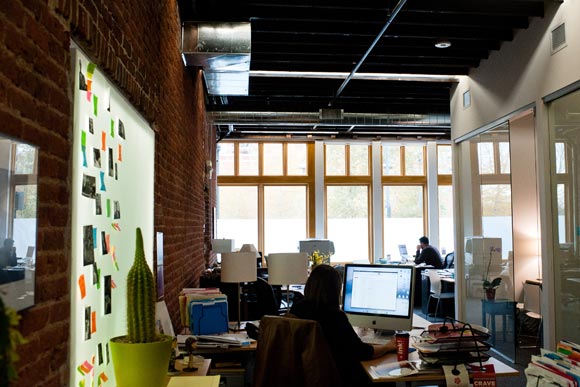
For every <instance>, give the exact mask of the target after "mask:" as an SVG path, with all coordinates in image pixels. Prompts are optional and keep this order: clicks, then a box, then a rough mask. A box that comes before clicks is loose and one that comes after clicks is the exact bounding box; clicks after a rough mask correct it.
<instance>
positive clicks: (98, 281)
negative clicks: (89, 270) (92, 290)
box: [97, 268, 101, 289]
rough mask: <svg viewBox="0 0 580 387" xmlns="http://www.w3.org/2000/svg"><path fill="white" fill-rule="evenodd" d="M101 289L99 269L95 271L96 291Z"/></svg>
mask: <svg viewBox="0 0 580 387" xmlns="http://www.w3.org/2000/svg"><path fill="white" fill-rule="evenodd" d="M100 288H101V269H100V268H99V269H97V289H100Z"/></svg>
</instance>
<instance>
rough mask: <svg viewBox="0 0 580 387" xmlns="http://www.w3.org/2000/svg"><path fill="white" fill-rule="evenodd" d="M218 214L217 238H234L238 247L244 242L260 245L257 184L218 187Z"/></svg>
mask: <svg viewBox="0 0 580 387" xmlns="http://www.w3.org/2000/svg"><path fill="white" fill-rule="evenodd" d="M240 198H244V200H240ZM217 216H218V224H217V235H216V238H228V239H234V240H235V243H236V246H237V247H241V246H242V244H244V243H251V244H253V245H255V246H257V245H258V188H257V187H256V186H220V187H218V207H217Z"/></svg>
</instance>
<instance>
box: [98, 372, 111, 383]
mask: <svg viewBox="0 0 580 387" xmlns="http://www.w3.org/2000/svg"><path fill="white" fill-rule="evenodd" d="M108 380H109V378H108V377H107V375H106V374H105V373H104V372H101V373H100V374H99V384H101V383H102V382H106V381H108Z"/></svg>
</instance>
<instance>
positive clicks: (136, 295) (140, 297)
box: [127, 227, 155, 343]
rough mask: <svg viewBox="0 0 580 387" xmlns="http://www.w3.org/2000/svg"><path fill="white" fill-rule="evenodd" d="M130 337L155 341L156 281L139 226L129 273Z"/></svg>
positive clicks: (128, 310)
mask: <svg viewBox="0 0 580 387" xmlns="http://www.w3.org/2000/svg"><path fill="white" fill-rule="evenodd" d="M127 323H128V334H127V336H128V338H129V341H130V342H132V343H149V342H151V341H155V283H154V281H153V273H152V272H151V269H150V268H149V265H147V261H146V260H145V252H144V251H143V235H141V228H139V227H137V239H136V245H135V261H134V262H133V266H132V267H131V269H130V270H129V274H128V275H127Z"/></svg>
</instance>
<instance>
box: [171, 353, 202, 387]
mask: <svg viewBox="0 0 580 387" xmlns="http://www.w3.org/2000/svg"><path fill="white" fill-rule="evenodd" d="M210 365H211V359H204V360H203V363H195V367H196V368H197V371H193V372H183V371H182V370H183V367H184V361H183V359H177V360H176V361H175V369H176V370H178V371H179V374H176V375H171V376H167V382H166V384H168V383H169V379H171V378H179V377H183V376H206V375H208V374H209V367H210Z"/></svg>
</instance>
